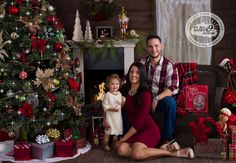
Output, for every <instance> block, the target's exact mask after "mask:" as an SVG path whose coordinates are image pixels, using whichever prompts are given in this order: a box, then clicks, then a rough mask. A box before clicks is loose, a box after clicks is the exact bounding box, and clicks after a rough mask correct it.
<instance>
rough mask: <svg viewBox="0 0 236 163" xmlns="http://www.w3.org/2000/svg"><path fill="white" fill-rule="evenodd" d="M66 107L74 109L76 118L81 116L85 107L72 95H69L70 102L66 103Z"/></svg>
mask: <svg viewBox="0 0 236 163" xmlns="http://www.w3.org/2000/svg"><path fill="white" fill-rule="evenodd" d="M66 106H68V107H72V108H73V110H74V112H75V115H76V116H79V115H81V110H82V107H83V106H82V105H81V104H80V103H79V102H78V101H77V98H75V99H74V98H73V97H72V96H71V95H68V101H67V103H66Z"/></svg>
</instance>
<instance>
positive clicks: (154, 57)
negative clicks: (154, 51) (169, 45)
mask: <svg viewBox="0 0 236 163" xmlns="http://www.w3.org/2000/svg"><path fill="white" fill-rule="evenodd" d="M162 53H163V50H162V51H161V52H160V53H159V54H158V55H156V56H153V55H151V54H149V53H148V56H149V57H151V58H152V59H156V58H158V57H159V56H161V55H162Z"/></svg>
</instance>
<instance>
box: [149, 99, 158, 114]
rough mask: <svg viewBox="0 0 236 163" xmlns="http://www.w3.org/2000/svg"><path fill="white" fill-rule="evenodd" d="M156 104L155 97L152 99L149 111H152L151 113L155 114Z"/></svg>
mask: <svg viewBox="0 0 236 163" xmlns="http://www.w3.org/2000/svg"><path fill="white" fill-rule="evenodd" d="M157 104H158V101H157V99H156V98H155V97H153V98H152V108H151V109H152V110H151V112H152V113H154V112H155V110H156V107H157Z"/></svg>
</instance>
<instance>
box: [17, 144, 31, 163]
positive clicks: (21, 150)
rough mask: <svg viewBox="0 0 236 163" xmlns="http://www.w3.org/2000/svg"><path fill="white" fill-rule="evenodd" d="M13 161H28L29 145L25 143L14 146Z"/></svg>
mask: <svg viewBox="0 0 236 163" xmlns="http://www.w3.org/2000/svg"><path fill="white" fill-rule="evenodd" d="M14 159H15V160H17V161H18V160H30V159H31V144H28V143H26V142H24V143H19V144H15V145H14Z"/></svg>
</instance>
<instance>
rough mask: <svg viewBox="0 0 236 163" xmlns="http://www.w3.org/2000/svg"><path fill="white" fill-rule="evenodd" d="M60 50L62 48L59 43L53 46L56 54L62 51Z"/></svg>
mask: <svg viewBox="0 0 236 163" xmlns="http://www.w3.org/2000/svg"><path fill="white" fill-rule="evenodd" d="M62 48H63V46H62V44H61V43H55V44H54V50H55V51H56V52H60V51H62Z"/></svg>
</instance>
